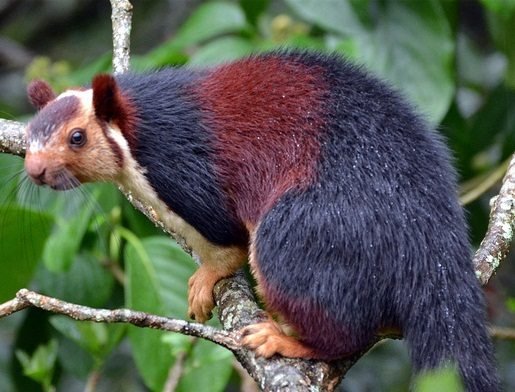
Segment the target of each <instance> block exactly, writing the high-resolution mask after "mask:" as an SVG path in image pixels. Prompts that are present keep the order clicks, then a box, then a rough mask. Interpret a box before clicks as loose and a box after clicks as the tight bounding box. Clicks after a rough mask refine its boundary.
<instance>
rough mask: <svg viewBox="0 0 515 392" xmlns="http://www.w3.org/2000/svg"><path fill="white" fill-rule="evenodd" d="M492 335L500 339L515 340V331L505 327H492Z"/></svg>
mask: <svg viewBox="0 0 515 392" xmlns="http://www.w3.org/2000/svg"><path fill="white" fill-rule="evenodd" d="M490 335H492V337H494V338H498V339H509V340H515V329H513V328H505V327H491V328H490Z"/></svg>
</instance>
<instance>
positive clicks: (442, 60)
mask: <svg viewBox="0 0 515 392" xmlns="http://www.w3.org/2000/svg"><path fill="white" fill-rule="evenodd" d="M287 3H288V4H289V5H290V6H291V7H292V8H293V9H294V10H295V11H296V12H297V13H298V14H299V15H300V16H301V17H303V18H304V19H305V20H306V21H308V22H311V23H313V24H316V25H317V26H320V27H322V28H324V29H326V30H328V31H332V32H333V33H335V34H339V36H340V39H341V41H342V42H341V44H338V43H336V44H333V45H334V46H333V47H332V48H333V49H336V50H341V51H342V53H344V54H346V55H348V54H349V53H350V54H351V55H353V54H354V55H355V59H356V60H357V61H358V62H360V63H364V64H365V65H366V66H367V67H368V68H369V69H371V70H372V71H374V72H375V73H376V74H378V75H379V76H381V77H383V78H385V79H386V80H388V81H390V82H391V83H392V84H393V85H394V86H396V87H397V88H399V89H400V90H402V91H404V92H405V94H406V95H407V96H408V98H409V99H411V100H412V101H413V102H415V104H416V105H417V106H418V108H419V109H420V110H421V111H422V113H424V114H425V115H426V116H427V117H428V118H429V120H430V121H431V122H432V123H433V124H437V123H439V121H440V120H441V119H442V118H443V116H444V115H445V114H446V112H447V110H448V108H449V106H450V104H451V100H452V97H453V95H454V88H455V86H454V83H453V75H452V56H453V50H454V41H453V37H452V32H451V28H450V26H449V23H448V21H447V19H446V17H445V14H444V12H443V9H442V6H441V4H440V3H439V2H437V1H436V0H426V1H407V0H403V1H385V2H377V8H378V9H377V10H376V14H377V15H380V16H379V17H377V18H376V19H375V20H372V21H370V22H368V23H364V22H362V21H361V19H360V17H359V12H357V9H355V8H353V5H354V4H353V3H352V2H350V1H348V0H327V1H322V2H321V1H318V0H287ZM352 40H353V41H354V43H352V42H351V41H352ZM332 41H334V38H333V39H332ZM356 49H357V50H358V52H357V53H355V50H356Z"/></svg>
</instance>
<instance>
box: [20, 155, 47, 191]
mask: <svg viewBox="0 0 515 392" xmlns="http://www.w3.org/2000/svg"><path fill="white" fill-rule="evenodd" d="M46 169H47V167H46V164H45V161H44V160H43V159H42V158H41V156H39V155H30V156H29V155H27V157H26V158H25V171H26V172H27V174H28V175H29V177H30V179H31V180H32V181H33V182H34V183H35V184H36V185H43V184H45V183H46V182H45V173H46Z"/></svg>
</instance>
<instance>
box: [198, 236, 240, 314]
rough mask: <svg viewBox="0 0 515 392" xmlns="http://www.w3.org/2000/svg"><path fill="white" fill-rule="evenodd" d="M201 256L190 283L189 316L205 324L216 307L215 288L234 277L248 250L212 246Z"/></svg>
mask: <svg viewBox="0 0 515 392" xmlns="http://www.w3.org/2000/svg"><path fill="white" fill-rule="evenodd" d="M202 251H203V253H202V254H199V258H200V260H201V262H202V264H201V265H200V267H199V268H198V270H197V271H196V272H195V273H194V274H193V275H192V276H191V278H190V279H189V281H188V315H189V317H191V318H192V319H194V320H195V321H198V322H200V323H203V322H205V321H207V320H209V319H210V318H211V316H212V314H211V311H212V310H213V308H214V307H215V301H214V298H213V287H214V286H215V284H216V282H218V281H219V280H220V279H223V278H226V277H229V276H231V275H233V274H234V273H235V272H236V271H237V270H238V269H239V268H240V267H241V266H242V265H243V264H244V263H245V260H246V258H247V250H246V249H244V248H240V247H229V248H222V247H215V246H214V245H210V246H209V247H206V248H204V249H202Z"/></svg>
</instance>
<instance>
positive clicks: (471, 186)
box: [460, 158, 511, 205]
mask: <svg viewBox="0 0 515 392" xmlns="http://www.w3.org/2000/svg"><path fill="white" fill-rule="evenodd" d="M510 160H511V158H508V159H506V160H505V161H504V162H502V163H501V164H500V165H499V166H498V167H496V168H495V169H494V170H492V171H490V172H488V173H487V174H485V175H482V176H480V177H479V178H478V177H475V178H473V179H472V180H470V181H467V182H466V183H465V184H462V191H463V193H462V194H461V195H460V202H461V204H463V205H467V204H469V203H472V202H473V201H474V200H476V199H478V198H479V197H481V195H483V194H484V193H485V192H486V191H488V190H489V189H490V188H491V187H493V186H494V185H495V184H497V183H498V182H499V181H501V179H502V178H503V176H504V175H505V173H506V169H507V168H508V165H509V163H510Z"/></svg>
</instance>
